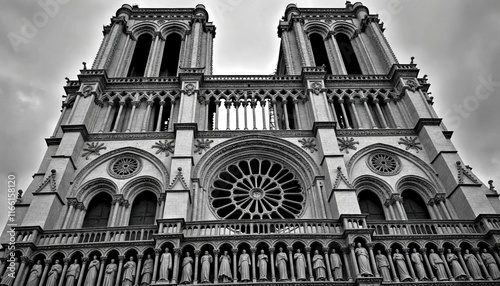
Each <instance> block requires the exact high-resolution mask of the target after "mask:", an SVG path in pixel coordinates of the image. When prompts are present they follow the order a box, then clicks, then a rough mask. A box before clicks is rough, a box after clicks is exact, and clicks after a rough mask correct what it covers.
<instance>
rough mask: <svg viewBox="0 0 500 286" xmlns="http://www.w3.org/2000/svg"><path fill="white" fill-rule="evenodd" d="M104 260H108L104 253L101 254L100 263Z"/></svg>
mask: <svg viewBox="0 0 500 286" xmlns="http://www.w3.org/2000/svg"><path fill="white" fill-rule="evenodd" d="M106 260H108V257H107V256H105V255H103V256H101V262H102V263H104V262H106Z"/></svg>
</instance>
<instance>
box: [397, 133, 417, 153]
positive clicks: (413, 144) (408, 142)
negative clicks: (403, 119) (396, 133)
mask: <svg viewBox="0 0 500 286" xmlns="http://www.w3.org/2000/svg"><path fill="white" fill-rule="evenodd" d="M417 139H418V137H410V138H408V137H407V136H405V137H404V138H403V137H401V138H399V141H398V144H399V145H405V146H406V148H405V150H410V149H413V150H415V151H417V153H418V151H419V150H422V147H421V146H420V145H422V143H420V142H417Z"/></svg>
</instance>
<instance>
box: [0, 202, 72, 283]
mask: <svg viewBox="0 0 500 286" xmlns="http://www.w3.org/2000/svg"><path fill="white" fill-rule="evenodd" d="M76 204H77V201H76V199H68V212H67V213H66V216H65V218H64V223H63V226H62V229H67V228H68V225H70V224H71V219H72V218H73V212H74V211H75V205H76ZM1 274H2V272H1V271H0V275H1Z"/></svg>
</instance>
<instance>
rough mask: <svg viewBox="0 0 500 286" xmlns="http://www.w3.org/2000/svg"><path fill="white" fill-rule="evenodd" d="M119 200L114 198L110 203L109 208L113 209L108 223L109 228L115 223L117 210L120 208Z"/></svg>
mask: <svg viewBox="0 0 500 286" xmlns="http://www.w3.org/2000/svg"><path fill="white" fill-rule="evenodd" d="M119 203H120V198H118V197H114V198H113V200H112V201H111V208H112V209H113V212H112V214H111V222H110V223H109V226H111V227H113V226H115V223H116V218H117V217H118V209H119V208H120V205H119Z"/></svg>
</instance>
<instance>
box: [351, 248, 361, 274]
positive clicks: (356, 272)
mask: <svg viewBox="0 0 500 286" xmlns="http://www.w3.org/2000/svg"><path fill="white" fill-rule="evenodd" d="M349 250H350V251H349V252H350V253H351V260H352V264H353V266H354V276H355V277H360V274H359V267H358V261H357V260H356V254H355V253H354V243H350V244H349Z"/></svg>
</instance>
